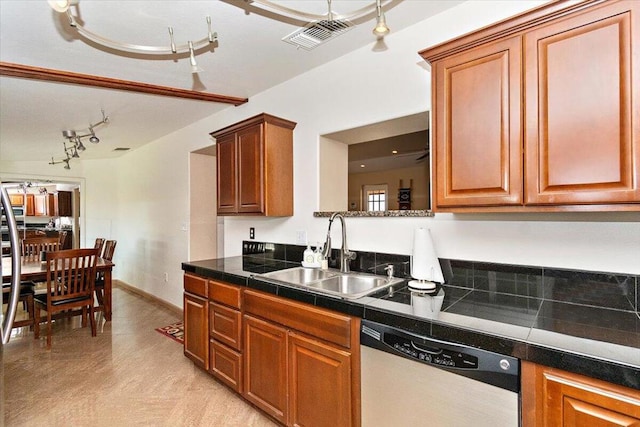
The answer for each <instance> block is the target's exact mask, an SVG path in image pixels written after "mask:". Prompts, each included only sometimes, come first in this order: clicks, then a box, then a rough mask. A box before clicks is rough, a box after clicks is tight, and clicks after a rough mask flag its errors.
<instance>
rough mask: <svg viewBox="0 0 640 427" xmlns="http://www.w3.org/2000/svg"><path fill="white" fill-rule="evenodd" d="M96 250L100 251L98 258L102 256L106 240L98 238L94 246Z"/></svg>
mask: <svg viewBox="0 0 640 427" xmlns="http://www.w3.org/2000/svg"><path fill="white" fill-rule="evenodd" d="M93 247H94V248H95V249H99V250H100V251H99V252H98V256H102V250H103V248H104V239H103V238H102V237H96V243H95V244H94V245H93Z"/></svg>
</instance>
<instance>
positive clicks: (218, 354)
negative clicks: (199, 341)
mask: <svg viewBox="0 0 640 427" xmlns="http://www.w3.org/2000/svg"><path fill="white" fill-rule="evenodd" d="M209 342H210V349H209V354H210V355H211V360H210V363H209V367H210V368H209V372H211V374H212V375H213V376H214V377H216V378H218V379H219V380H220V381H222V382H223V383H225V384H226V385H228V386H229V387H231V388H232V389H233V390H234V391H236V392H238V393H242V354H240V353H238V352H236V351H234V350H232V349H230V348H228V347H227V346H225V345H224V344H220V343H219V342H217V341H216V340H214V339H211V340H210V341H209Z"/></svg>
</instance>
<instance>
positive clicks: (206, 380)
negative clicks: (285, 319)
mask: <svg viewBox="0 0 640 427" xmlns="http://www.w3.org/2000/svg"><path fill="white" fill-rule="evenodd" d="M113 301H114V302H113V307H114V309H113V320H112V321H111V322H104V320H103V319H102V318H101V317H99V322H98V336H97V337H94V338H92V337H91V332H90V328H88V327H87V328H81V327H80V318H79V316H78V317H76V318H74V319H63V320H61V321H59V322H56V324H55V325H54V329H53V344H52V348H51V350H50V351H47V350H46V338H44V336H43V335H44V334H41V337H42V338H41V339H40V340H34V338H33V332H30V331H29V329H28V328H20V329H16V330H14V335H15V336H13V337H12V338H11V341H10V342H9V344H7V345H6V346H5V348H4V375H5V378H4V394H5V396H4V412H5V414H4V422H5V425H6V426H29V427H33V426H92V427H94V426H242V427H244V426H256V427H259V426H276V424H275V423H274V422H273V421H271V420H270V419H269V418H268V417H266V416H265V415H263V414H262V413H261V412H259V411H258V410H256V409H255V408H253V407H252V406H251V405H249V404H248V403H246V402H245V401H243V400H242V399H241V398H240V397H238V396H237V395H236V394H234V393H233V392H232V391H230V390H229V389H227V388H226V387H225V386H223V385H221V384H220V383H218V382H217V381H215V380H214V379H213V378H212V377H211V376H209V375H207V374H206V373H205V372H203V371H201V370H200V369H198V368H196V367H195V366H193V364H192V363H191V361H189V360H188V359H187V358H185V357H184V355H183V354H182V346H181V345H180V344H178V343H176V342H175V341H173V340H171V339H169V338H167V337H165V336H163V335H161V334H159V333H158V332H156V331H155V328H157V327H161V326H166V325H168V324H170V323H172V322H175V321H177V320H180V318H179V317H178V316H176V314H175V313H173V312H171V311H169V310H167V309H166V308H164V307H161V306H160V305H158V304H155V303H153V302H150V301H149V300H146V299H144V298H143V297H140V296H138V295H135V294H132V293H130V292H128V291H126V290H123V289H122V288H114V290H113ZM0 421H1V420H0Z"/></svg>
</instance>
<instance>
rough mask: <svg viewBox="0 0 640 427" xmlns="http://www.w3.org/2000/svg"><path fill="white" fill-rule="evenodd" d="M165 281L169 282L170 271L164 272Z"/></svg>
mask: <svg viewBox="0 0 640 427" xmlns="http://www.w3.org/2000/svg"><path fill="white" fill-rule="evenodd" d="M164 281H165V283H168V282H169V273H164Z"/></svg>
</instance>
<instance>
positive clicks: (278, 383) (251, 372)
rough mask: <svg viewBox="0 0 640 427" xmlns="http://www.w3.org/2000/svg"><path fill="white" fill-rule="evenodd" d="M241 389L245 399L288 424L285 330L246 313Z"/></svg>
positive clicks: (244, 319)
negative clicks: (242, 386)
mask: <svg viewBox="0 0 640 427" xmlns="http://www.w3.org/2000/svg"><path fill="white" fill-rule="evenodd" d="M243 328H244V391H243V394H244V396H245V398H246V399H247V400H249V401H250V402H251V403H253V404H255V405H256V406H258V407H259V408H261V409H262V410H264V411H265V412H267V413H269V414H270V415H271V416H273V417H274V418H275V419H277V420H278V421H280V422H281V423H283V424H287V419H288V417H287V414H288V411H287V331H286V329H284V328H282V327H280V326H277V325H275V324H273V323H269V322H265V321H263V320H260V319H256V318H255V317H251V316H248V315H245V316H244V318H243Z"/></svg>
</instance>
